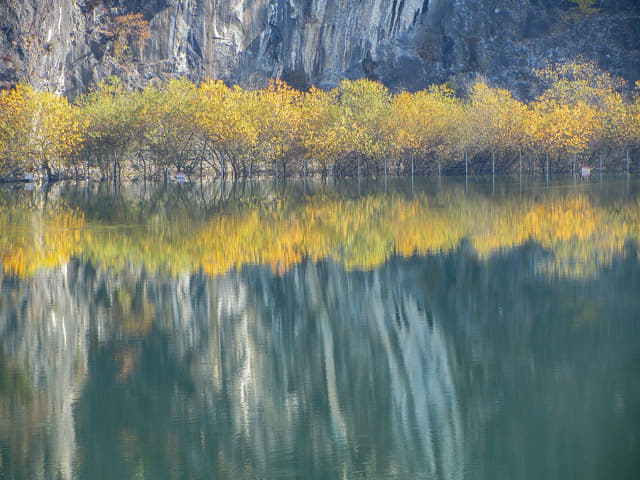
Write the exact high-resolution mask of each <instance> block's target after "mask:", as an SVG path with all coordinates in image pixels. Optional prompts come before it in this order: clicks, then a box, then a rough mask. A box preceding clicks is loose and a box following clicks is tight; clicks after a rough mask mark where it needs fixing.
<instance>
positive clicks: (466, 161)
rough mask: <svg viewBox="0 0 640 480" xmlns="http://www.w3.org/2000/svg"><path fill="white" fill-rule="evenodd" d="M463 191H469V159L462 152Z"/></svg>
mask: <svg viewBox="0 0 640 480" xmlns="http://www.w3.org/2000/svg"><path fill="white" fill-rule="evenodd" d="M464 190H465V192H468V191H469V157H468V155H467V152H464Z"/></svg>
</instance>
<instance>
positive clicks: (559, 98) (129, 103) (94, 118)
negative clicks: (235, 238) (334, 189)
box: [0, 63, 640, 178]
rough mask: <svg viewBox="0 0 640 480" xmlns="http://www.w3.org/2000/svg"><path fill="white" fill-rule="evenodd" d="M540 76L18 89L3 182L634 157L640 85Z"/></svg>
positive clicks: (585, 73) (560, 164) (638, 142)
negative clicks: (526, 94) (536, 90)
mask: <svg viewBox="0 0 640 480" xmlns="http://www.w3.org/2000/svg"><path fill="white" fill-rule="evenodd" d="M536 74H537V75H538V76H539V78H540V79H541V80H542V81H543V83H544V85H545V89H544V91H542V92H541V93H540V95H539V96H538V97H537V98H535V99H534V100H533V101H532V102H530V103H528V104H525V103H522V102H520V101H518V100H517V99H515V98H513V96H512V95H511V94H510V92H508V91H506V90H502V89H497V88H492V87H490V86H488V85H487V84H486V83H484V82H478V83H476V84H475V85H473V86H472V87H470V88H469V90H468V92H467V93H466V94H465V95H460V94H458V92H454V91H453V90H451V89H450V88H448V87H447V86H434V87H431V88H430V89H428V90H424V91H419V92H416V93H406V92H405V93H399V94H396V95H392V94H390V92H389V91H388V90H387V89H386V88H385V87H384V86H383V85H381V84H380V83H377V82H373V81H369V80H357V81H349V80H345V81H343V82H342V84H341V85H340V87H338V88H336V89H334V90H330V91H323V90H319V89H315V88H312V89H311V90H309V91H307V92H300V91H297V90H295V89H293V88H291V87H290V86H288V85H287V84H285V83H283V82H280V81H274V82H273V83H272V84H271V85H270V86H269V87H268V88H266V89H263V90H245V89H242V88H240V87H237V86H235V87H228V86H227V85H225V84H224V83H222V82H221V81H214V80H210V81H206V82H203V83H202V84H200V85H195V84H193V83H191V82H189V81H187V80H173V81H170V82H168V83H167V84H164V85H159V86H148V87H146V88H144V89H142V90H129V89H127V88H126V87H125V86H124V85H123V84H121V83H120V82H119V81H118V80H117V79H112V80H111V81H109V82H103V83H101V84H99V85H97V86H96V88H95V89H94V90H93V91H92V92H91V93H89V94H88V95H86V96H84V97H82V98H80V99H78V100H77V101H76V102H75V103H73V104H71V103H69V102H68V101H67V100H66V99H65V98H63V97H59V96H55V95H53V94H51V93H46V92H37V91H35V90H34V89H33V88H31V87H29V86H27V85H19V86H18V87H16V88H15V89H13V90H10V91H5V92H3V93H2V95H1V96H0V176H3V177H11V176H13V177H18V178H19V177H20V175H21V174H22V172H24V171H39V172H42V174H43V176H46V177H48V178H55V177H56V176H58V177H59V176H61V175H62V174H65V175H71V174H73V175H75V176H76V177H77V176H79V175H83V176H89V175H95V172H97V171H99V172H101V175H100V176H101V177H103V178H106V177H119V176H121V175H122V172H123V171H124V172H125V174H127V175H129V176H135V177H138V178H140V177H151V176H156V177H157V176H162V175H167V174H169V173H170V172H175V171H184V172H186V174H187V175H201V174H209V175H215V176H227V177H229V176H233V177H234V178H239V177H251V176H252V175H256V174H269V175H275V176H282V175H290V174H295V175H304V174H307V173H310V172H321V173H323V174H333V175H338V176H355V175H357V174H363V175H366V174H373V175H377V174H381V173H383V172H384V173H386V172H392V173H397V174H409V173H412V172H416V173H430V172H435V171H438V170H440V169H444V171H452V172H455V171H459V169H461V168H463V167H464V165H465V160H464V159H465V158H466V159H468V165H469V170H470V172H471V173H482V172H485V173H488V172H490V171H492V169H493V168H494V166H495V169H496V170H497V171H502V172H508V171H510V170H515V169H516V168H523V169H524V171H528V172H544V171H545V170H547V169H550V170H551V171H565V172H566V171H572V170H573V171H575V169H576V165H580V164H591V165H593V166H596V165H598V164H599V162H600V161H601V159H602V158H603V157H604V159H605V161H604V168H613V167H615V166H616V165H615V162H617V161H619V160H620V159H621V158H622V157H626V156H627V155H628V152H629V150H630V151H631V153H632V157H633V156H634V153H636V152H637V150H638V148H639V147H640V95H638V92H637V89H636V92H635V94H632V93H629V91H628V89H625V88H624V87H625V86H624V82H623V81H621V80H619V79H617V78H614V77H612V76H611V75H609V74H607V73H605V72H602V71H599V70H598V69H597V68H596V67H595V66H594V65H593V64H590V63H571V64H565V65H555V66H551V67H549V68H547V69H545V70H542V71H538V72H536ZM625 92H626V93H625ZM625 95H626V98H625ZM520 159H522V166H521V163H520V161H519V160H520ZM92 172H94V173H92Z"/></svg>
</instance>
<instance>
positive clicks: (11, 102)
mask: <svg viewBox="0 0 640 480" xmlns="http://www.w3.org/2000/svg"><path fill="white" fill-rule="evenodd" d="M80 140H81V136H80V129H79V121H78V111H77V108H76V107H75V106H73V105H71V104H70V103H69V102H68V101H67V99H66V98H65V97H62V96H60V95H56V94H54V93H51V92H38V91H36V90H34V89H33V88H32V87H30V86H27V85H18V86H17V87H16V88H15V89H13V90H11V91H9V92H6V93H3V94H2V97H0V148H1V149H2V150H3V152H2V157H3V158H4V163H5V165H7V164H11V168H12V169H13V170H15V169H27V170H30V169H42V170H43V172H44V173H45V175H46V177H47V178H52V177H54V176H56V175H58V174H59V172H60V169H61V168H62V167H64V166H67V165H68V164H69V160H70V159H69V157H70V155H71V154H72V153H73V152H74V151H76V147H77V146H78V144H79V143H80Z"/></svg>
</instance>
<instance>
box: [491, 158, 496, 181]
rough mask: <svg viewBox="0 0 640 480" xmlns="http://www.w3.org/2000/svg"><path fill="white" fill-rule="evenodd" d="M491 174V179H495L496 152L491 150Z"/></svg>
mask: <svg viewBox="0 0 640 480" xmlns="http://www.w3.org/2000/svg"><path fill="white" fill-rule="evenodd" d="M491 176H492V177H493V181H494V182H495V180H496V153H495V152H491Z"/></svg>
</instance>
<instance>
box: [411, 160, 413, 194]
mask: <svg viewBox="0 0 640 480" xmlns="http://www.w3.org/2000/svg"><path fill="white" fill-rule="evenodd" d="M411 193H413V155H411Z"/></svg>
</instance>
